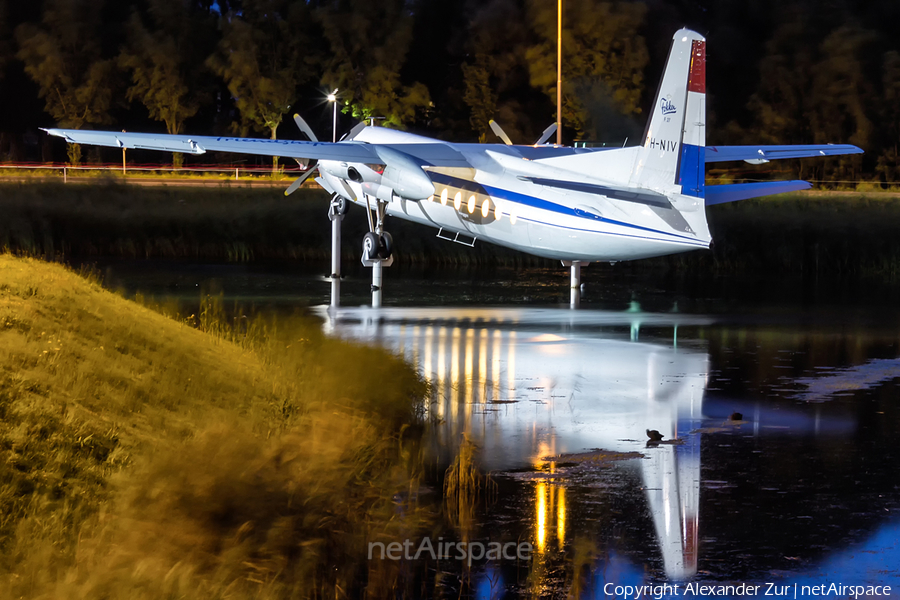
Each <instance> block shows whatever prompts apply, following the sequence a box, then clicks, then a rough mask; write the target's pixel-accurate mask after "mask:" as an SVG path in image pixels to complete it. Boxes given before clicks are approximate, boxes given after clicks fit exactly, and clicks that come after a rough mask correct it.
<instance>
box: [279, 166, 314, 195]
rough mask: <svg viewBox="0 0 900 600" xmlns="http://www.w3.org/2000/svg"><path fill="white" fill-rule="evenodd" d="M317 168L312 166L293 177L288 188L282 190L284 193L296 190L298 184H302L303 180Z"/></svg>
mask: <svg viewBox="0 0 900 600" xmlns="http://www.w3.org/2000/svg"><path fill="white" fill-rule="evenodd" d="M317 168H318V167H317V166H312V167H310V168H309V169H308V170H307V171H306V172H305V173H304V174H303V175H301V176H300V177H298V178H297V179H295V180H294V182H293V183H292V184H291V185H290V186H288V189H286V190H284V195H285V196H290V195H291V194H293V193H294V192H296V191H297V190H298V189H299V188H300V186H301V185H303V182H304V181H306V180H307V179H308V178H309V176H310V175H312V174H313V173H315V172H316V169H317Z"/></svg>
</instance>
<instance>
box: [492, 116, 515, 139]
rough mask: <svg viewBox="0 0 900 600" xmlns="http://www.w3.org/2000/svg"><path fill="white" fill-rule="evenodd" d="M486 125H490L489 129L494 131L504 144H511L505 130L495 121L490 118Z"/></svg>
mask: <svg viewBox="0 0 900 600" xmlns="http://www.w3.org/2000/svg"><path fill="white" fill-rule="evenodd" d="M488 125H490V126H491V130H492V131H493V132H494V134H496V136H497V137H498V138H500V139H501V140H503V143H504V144H506V145H507V146H512V145H513V143H512V140H511V139H509V136H508V135H506V132H505V131H503V128H502V127H500V126H499V125H498V124H497V121H495V120H493V119H491V120H490V121H488Z"/></svg>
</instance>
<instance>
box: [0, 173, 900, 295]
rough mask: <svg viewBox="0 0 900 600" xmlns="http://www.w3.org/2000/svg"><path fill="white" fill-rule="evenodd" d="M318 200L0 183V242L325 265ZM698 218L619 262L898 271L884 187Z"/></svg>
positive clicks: (509, 260)
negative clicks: (681, 237) (684, 239)
mask: <svg viewBox="0 0 900 600" xmlns="http://www.w3.org/2000/svg"><path fill="white" fill-rule="evenodd" d="M326 209H327V195H326V194H325V192H323V191H321V190H300V191H298V192H297V193H296V194H294V195H292V196H290V197H288V198H285V197H283V196H282V195H281V194H279V193H277V192H276V191H275V190H271V189H258V190H254V189H246V188H242V189H233V188H228V187H221V188H202V189H192V188H180V187H175V186H172V187H165V188H152V189H148V188H140V187H137V186H127V185H122V184H111V185H103V186H87V185H85V186H64V185H61V184H0V215H2V216H3V218H2V219H0V248H3V247H5V248H10V249H13V250H22V251H26V252H29V253H32V254H39V255H49V256H54V255H58V254H65V255H68V256H81V257H85V256H97V255H107V256H129V257H146V256H158V257H194V258H205V259H220V260H236V261H243V260H252V259H259V258H293V259H301V260H316V261H322V264H323V265H325V264H327V257H328V255H329V253H330V231H331V229H330V224H329V223H328V221H327V219H326V217H325V212H326ZM709 222H710V228H711V230H712V232H713V239H714V246H713V249H712V251H709V252H705V251H697V252H691V253H687V254H681V255H675V256H672V257H664V258H660V259H654V260H646V261H636V262H635V263H631V264H630V265H628V266H624V268H629V269H659V268H665V269H671V270H677V271H681V272H686V273H695V274H698V275H717V274H731V273H754V272H755V273H759V274H804V275H806V274H831V275H834V274H840V275H868V276H875V277H879V278H885V279H897V278H900V236H898V235H897V233H898V230H900V197H898V196H897V195H895V194H884V193H882V194H879V193H876V192H873V193H871V194H865V193H853V192H832V193H821V192H818V193H798V194H787V195H783V196H774V197H770V198H763V199H759V200H747V201H744V202H736V203H733V204H726V205H721V206H714V207H711V208H710V209H709ZM366 229H367V224H366V218H365V212H364V211H363V210H360V209H359V208H358V207H352V208H351V211H350V213H349V215H348V217H347V219H345V221H344V226H343V238H342V240H343V256H344V257H345V259H346V260H354V261H356V260H358V257H359V254H360V240H361V239H362V235H363V233H364V232H365V231H366ZM388 230H389V231H390V232H391V233H392V234H393V236H394V240H395V246H396V249H395V258H396V259H397V260H398V262H399V263H401V264H403V263H407V264H409V263H419V264H423V263H430V264H451V265H497V264H504V265H541V266H558V263H556V262H555V261H544V260H541V259H537V258H534V257H530V256H527V255H524V254H521V253H518V252H514V251H511V250H506V249H503V248H497V247H495V246H492V245H490V244H485V243H478V244H476V246H475V248H468V247H465V246H460V245H459V244H453V243H450V242H446V241H443V240H439V239H437V238H436V237H435V235H434V234H435V231H434V230H433V229H430V228H427V227H422V226H419V225H414V224H411V223H407V222H404V221H401V220H399V219H391V220H389V222H388ZM622 267H623V266H622V265H620V267H619V268H622Z"/></svg>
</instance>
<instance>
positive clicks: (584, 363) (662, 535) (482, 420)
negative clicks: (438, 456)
mask: <svg viewBox="0 0 900 600" xmlns="http://www.w3.org/2000/svg"><path fill="white" fill-rule="evenodd" d="M325 314H326V318H329V317H327V313H325ZM706 322H708V320H706V319H704V318H697V317H688V316H682V315H654V314H643V313H619V312H599V311H583V312H578V313H573V312H571V311H562V310H541V309H472V310H466V309H451V310H446V309H388V310H380V311H377V312H374V311H371V310H368V309H359V310H355V309H345V310H342V311H340V312H339V313H337V315H336V316H334V317H331V320H330V321H329V322H328V325H327V326H328V327H329V328H331V329H332V331H333V332H334V333H336V334H337V335H339V336H341V337H346V338H352V339H358V340H363V341H368V342H377V343H379V344H381V345H383V346H386V347H388V348H391V349H394V350H396V351H399V352H401V353H403V354H404V355H405V356H406V357H407V358H409V359H410V360H412V361H413V362H414V363H415V364H417V365H418V366H419V368H420V372H421V373H422V375H423V376H424V377H426V378H427V379H428V380H429V381H430V382H431V384H432V386H433V390H434V398H433V402H434V404H432V412H433V414H434V416H436V417H437V418H438V419H439V424H438V425H437V432H438V436H439V438H440V439H439V440H438V442H439V445H440V446H441V448H442V449H443V450H444V451H446V452H453V451H454V447H455V444H456V443H457V442H458V440H459V438H460V434H462V433H463V432H465V433H466V434H467V435H468V436H469V437H470V438H471V439H473V440H474V441H475V442H476V443H478V444H479V446H481V447H482V450H483V452H482V454H483V463H484V466H485V467H486V468H488V469H491V470H508V469H514V468H522V467H527V466H532V465H539V464H541V463H542V462H543V461H542V459H543V458H545V457H548V456H553V455H556V454H561V453H567V452H579V451H582V450H585V449H591V448H602V449H604V450H615V451H621V452H628V451H633V450H637V449H643V447H644V443H645V441H646V436H645V435H644V430H645V429H646V427H647V425H652V427H653V428H655V429H659V430H660V431H661V432H662V433H663V434H664V435H665V436H666V438H667V439H674V438H678V437H680V436H683V435H684V434H686V433H687V432H688V431H689V430H690V429H691V428H692V425H691V424H690V423H691V421H695V422H696V421H699V419H700V418H701V411H700V409H701V402H702V399H703V391H704V387H705V384H706V373H707V369H708V357H707V354H706V352H705V351H703V350H701V349H698V348H696V347H693V348H692V347H686V346H684V345H682V346H680V347H676V346H675V344H674V340H673V342H672V343H664V344H661V343H646V342H641V341H637V340H634V339H633V337H634V336H633V333H634V331H636V329H637V326H638V325H639V324H641V325H644V326H647V325H655V326H669V327H673V328H674V327H675V326H676V325H679V324H681V325H691V324H693V325H698V324H703V323H706ZM647 455H648V459H647V460H641V461H638V462H637V464H636V465H635V468H637V469H639V470H640V472H641V476H642V477H643V481H644V488H645V490H646V491H645V494H646V498H647V501H648V504H649V506H650V509H651V512H652V513H653V518H654V524H655V527H656V533H657V537H658V539H659V543H660V548H661V550H662V554H663V558H664V562H665V569H666V573H667V574H668V575H669V577H671V578H673V579H683V578H687V577H690V576H691V575H692V574H693V573H694V572H696V569H697V554H696V548H697V528H698V522H699V515H698V510H699V497H700V494H699V490H700V449H699V445H698V444H692V443H688V444H687V445H684V446H669V445H661V446H659V447H658V448H653V449H650V450H648V451H647ZM535 512H536V536H535V542H536V546H537V548H538V550H540V551H543V549H544V548H545V547H549V546H550V545H551V542H550V538H551V537H553V536H554V535H555V536H556V538H557V543H558V544H559V546H560V547H561V546H562V543H563V541H564V538H565V531H566V526H565V519H566V515H565V512H566V504H565V495H564V488H562V487H559V488H558V489H557V486H550V485H548V484H546V483H544V482H540V483H538V484H537V485H536V488H535Z"/></svg>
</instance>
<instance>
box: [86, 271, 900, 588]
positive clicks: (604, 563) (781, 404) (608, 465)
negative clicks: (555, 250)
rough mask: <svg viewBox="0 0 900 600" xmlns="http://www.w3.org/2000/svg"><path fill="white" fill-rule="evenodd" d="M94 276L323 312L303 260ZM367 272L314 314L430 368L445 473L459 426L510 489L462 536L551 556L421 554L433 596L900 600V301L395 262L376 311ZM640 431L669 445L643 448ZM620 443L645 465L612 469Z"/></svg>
mask: <svg viewBox="0 0 900 600" xmlns="http://www.w3.org/2000/svg"><path fill="white" fill-rule="evenodd" d="M99 268H100V270H101V272H103V273H104V274H105V279H106V281H107V284H108V285H111V286H113V287H120V288H124V289H126V290H128V291H129V292H136V291H140V292H142V293H144V294H146V295H153V296H156V297H160V298H165V297H173V298H175V299H178V300H181V301H183V302H187V303H190V302H196V301H197V299H198V298H199V296H200V294H201V293H216V294H218V293H221V294H222V295H223V297H224V298H225V300H226V301H233V302H234V303H235V304H241V305H244V306H247V305H255V306H257V307H268V309H271V310H275V311H284V310H285V309H289V308H292V307H296V306H315V305H320V304H323V303H325V302H327V293H328V284H327V282H326V281H325V280H324V278H323V277H322V274H321V273H318V272H317V271H316V270H315V269H302V268H299V267H296V266H294V265H287V264H278V263H273V264H262V265H203V264H190V263H170V262H160V261H156V262H153V263H146V262H127V261H111V262H108V263H106V264H102V265H99ZM591 268H593V267H591ZM366 275H367V273H366V272H365V271H362V270H360V271H358V272H355V273H351V275H350V276H349V277H348V278H347V279H346V280H345V282H344V291H345V296H344V303H345V305H350V306H349V308H346V309H342V310H340V311H337V312H334V311H327V310H325V309H324V308H319V309H315V312H316V313H317V314H318V315H319V316H320V317H321V318H322V319H323V327H325V328H326V331H328V332H329V333H330V334H332V335H338V336H342V337H345V338H349V339H355V340H360V341H364V342H366V343H375V344H379V345H382V346H385V347H387V348H390V349H393V350H395V351H396V352H399V353H402V354H403V355H405V356H406V357H407V358H408V359H409V360H410V361H411V362H413V363H414V364H416V365H417V368H418V369H419V371H420V373H421V374H422V376H423V377H425V378H427V379H428V380H429V381H430V383H431V384H432V386H431V389H432V397H431V398H430V406H429V419H430V422H431V423H432V430H431V433H430V436H429V438H428V443H429V448H430V451H431V453H432V455H433V456H434V460H435V461H436V464H446V463H447V462H449V460H450V458H451V457H452V456H453V455H454V454H455V452H456V448H457V446H458V444H459V443H460V441H461V440H462V439H463V438H464V437H468V438H469V439H471V440H473V441H474V442H475V443H476V444H477V445H478V446H479V448H480V464H481V466H482V467H483V468H484V469H486V470H489V471H491V472H492V477H493V480H494V482H496V484H497V490H498V493H497V494H496V496H495V497H493V498H492V499H491V501H489V502H486V503H484V505H483V506H482V507H481V508H480V509H479V512H478V515H477V521H476V524H475V525H474V529H473V530H472V531H470V532H468V533H467V535H472V536H473V538H472V539H478V540H483V541H489V540H500V541H507V540H516V541H519V540H528V541H529V542H531V543H532V544H533V545H534V548H535V550H536V553H535V557H534V559H533V560H532V561H529V562H527V563H522V562H520V561H500V562H497V563H496V564H494V563H486V562H485V561H480V562H478V563H477V564H476V565H474V567H473V570H472V571H471V572H465V570H464V569H461V568H460V567H459V566H458V565H428V566H426V567H424V568H426V569H429V572H430V573H431V579H430V580H429V581H432V582H434V581H437V580H440V582H441V583H440V585H437V584H434V586H433V587H429V590H433V589H440V590H442V591H441V592H440V593H438V592H432V591H429V592H427V593H425V594H424V595H426V596H440V595H441V594H444V593H446V594H449V595H450V596H453V597H456V595H458V594H459V593H460V591H461V592H462V595H463V596H475V597H504V595H505V597H517V596H537V597H567V596H568V595H570V594H573V593H574V594H575V595H577V596H579V597H609V596H608V595H606V594H604V590H606V591H610V590H611V589H612V590H614V589H615V588H614V587H613V588H608V587H607V584H613V586H626V585H632V586H640V585H658V584H663V583H669V584H673V585H674V584H675V583H678V584H679V585H681V586H682V587H681V588H680V589H679V593H677V594H672V593H669V596H671V597H676V596H681V595H684V590H685V588H684V585H685V584H686V583H690V582H693V583H695V584H696V583H698V582H701V583H704V584H727V583H734V584H739V583H756V584H760V585H764V584H766V583H772V584H773V585H777V586H779V587H773V588H770V589H769V591H770V592H773V591H778V590H779V589H781V590H782V591H785V593H786V595H787V596H791V595H793V594H794V588H793V586H794V584H797V586H798V587H797V596H798V597H800V596H803V594H802V593H801V592H802V590H803V588H802V586H803V585H818V584H821V583H824V584H831V583H836V584H838V585H873V586H874V585H891V586H892V588H893V590H892V592H893V595H894V596H897V592H898V590H900V573H898V565H900V549H898V541H897V540H898V536H900V483H898V482H900V478H898V466H897V465H898V464H900V449H898V444H897V439H898V434H900V310H898V298H900V296H898V293H897V290H896V288H893V287H890V286H882V285H878V284H869V283H866V282H864V281H862V282H853V283H852V284H847V282H816V281H784V282H773V281H768V282H759V281H752V280H747V281H744V280H716V281H697V280H691V279H685V278H672V277H669V276H652V275H651V276H648V275H640V274H632V273H629V272H621V271H618V272H617V271H615V270H612V269H598V270H596V271H594V274H591V273H590V272H589V271H587V270H586V271H585V281H586V284H587V285H586V291H585V299H584V304H583V308H582V309H581V310H578V311H572V310H570V309H568V307H566V306H565V304H566V303H567V301H568V288H567V275H566V273H565V271H564V270H562V269H560V270H534V271H516V270H511V269H509V270H499V271H490V272H471V271H441V272H425V271H404V270H402V269H398V270H395V271H391V270H388V271H387V272H386V290H385V304H386V305H387V307H386V308H384V309H380V310H373V309H371V308H366V307H364V306H363V307H360V306H359V305H362V304H365V303H367V302H368V281H367V280H366ZM353 305H356V306H355V307H354V306H353ZM734 413H740V417H741V418H740V419H738V420H736V419H733V418H731V417H732V415H734ZM647 429H655V430H658V431H659V432H660V433H661V434H663V435H664V436H665V438H664V439H665V440H672V441H674V443H671V444H670V443H663V444H659V445H651V446H649V447H648V444H647V441H648V440H647V435H646V434H645V431H646V430H647ZM597 450H600V451H603V452H602V453H601V452H597ZM609 452H620V453H628V452H634V453H639V456H638V457H636V458H631V459H627V460H621V461H608V460H603V459H601V458H599V457H601V455H603V453H609ZM448 535H452V532H448ZM437 574H440V575H441V576H440V577H437ZM765 590H766V588H765V587H763V588H762V589H761V591H760V594H759V595H760V597H762V594H763V592H764V591H765ZM806 595H807V596H809V595H810V594H806ZM832 596H834V594H832ZM844 596H846V594H842V595H838V596H837V597H844Z"/></svg>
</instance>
